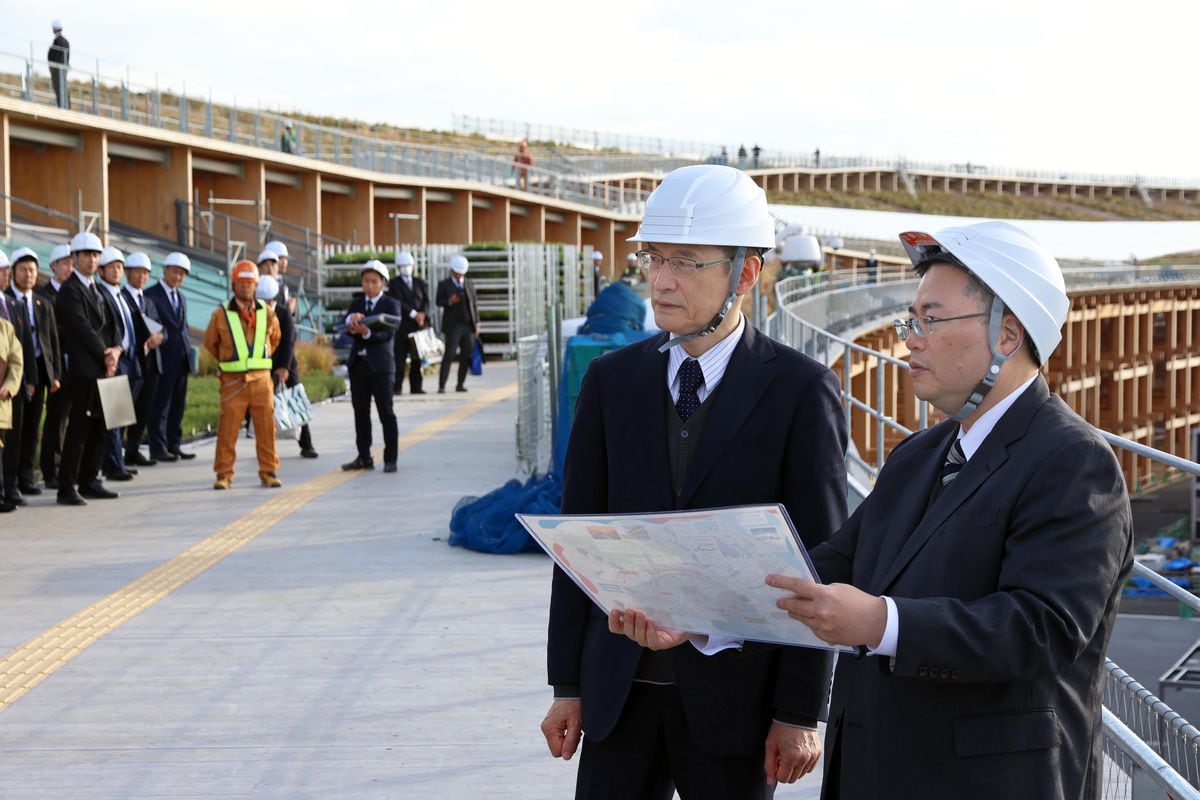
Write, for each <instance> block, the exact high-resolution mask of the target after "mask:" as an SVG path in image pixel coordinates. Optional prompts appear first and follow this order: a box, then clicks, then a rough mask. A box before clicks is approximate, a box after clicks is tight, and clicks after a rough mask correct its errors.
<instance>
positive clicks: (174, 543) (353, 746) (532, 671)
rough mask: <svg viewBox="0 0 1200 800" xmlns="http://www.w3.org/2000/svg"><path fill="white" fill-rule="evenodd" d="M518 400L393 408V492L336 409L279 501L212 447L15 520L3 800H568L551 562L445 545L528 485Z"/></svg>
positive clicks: (10, 537)
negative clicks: (478, 500) (550, 720)
mask: <svg viewBox="0 0 1200 800" xmlns="http://www.w3.org/2000/svg"><path fill="white" fill-rule="evenodd" d="M515 380H516V368H515V365H513V364H495V365H493V364H489V365H488V366H487V368H486V369H485V374H484V376H482V377H481V378H472V379H470V380H469V381H468V386H469V388H470V392H469V393H467V394H465V395H463V394H455V393H453V392H451V393H450V394H447V395H442V396H439V395H436V394H428V395H425V396H424V397H422V398H414V397H410V396H408V395H405V396H403V397H401V398H398V399H397V402H396V410H397V415H398V416H399V419H400V430H401V435H402V443H401V447H402V452H401V454H400V459H399V464H400V471H399V472H398V473H397V474H394V475H385V474H383V473H382V471H380V470H376V471H374V472H369V473H363V474H359V475H357V476H355V477H350V478H349V479H348V480H347V479H346V478H347V477H349V476H347V475H345V474H343V473H341V472H340V470H338V465H339V464H341V463H342V462H344V461H348V460H350V458H352V456H353V439H354V433H353V415H352V412H351V409H350V405H349V403H348V402H335V403H332V404H328V405H324V406H322V407H320V408H319V410H318V415H317V419H316V421H315V422H314V424H313V435H314V438H315V443H316V447H317V449H318V450H319V451H320V453H321V457H320V458H319V459H317V460H315V461H307V460H302V459H300V458H299V457H298V455H297V451H298V448H297V446H296V444H295V442H281V443H280V452H281V454H282V455H283V467H282V470H281V477H282V478H283V480H284V482H285V487H284V489H283V490H275V491H269V490H265V489H260V488H259V487H258V486H257V481H256V480H255V478H254V465H253V461H252V458H253V442H251V441H249V440H245V439H243V440H241V441H240V442H239V454H240V455H241V456H242V459H243V460H240V461H239V462H238V478H237V480H236V481H235V485H234V489H233V490H232V491H229V492H225V493H218V492H214V491H212V490H211V489H210V488H209V487H210V485H211V482H212V472H211V460H212V454H213V448H212V445H211V444H202V445H200V446H198V447H197V448H196V452H197V453H198V455H199V458H197V459H196V460H194V461H191V462H186V463H184V462H180V463H177V464H163V465H160V466H157V467H153V468H149V469H143V470H142V474H141V475H140V476H139V477H138V478H137V480H135V481H133V482H132V483H129V484H124V485H119V486H118V487H117V488H118V489H119V490H120V491H121V492H122V495H123V496H122V498H121V499H120V500H117V501H92V502H91V503H90V505H88V506H87V508H85V509H74V508H63V507H59V506H57V505H55V504H54V502H53V498H52V497H47V496H45V495H43V496H42V497H40V498H33V499H31V504H30V507H28V508H25V509H21V510H20V511H18V512H17V513H14V514H8V515H4V516H3V517H0V547H2V548H3V549H2V551H0V552H3V558H2V559H0V608H2V609H3V614H0V798H4V800H32V799H33V798H37V799H38V800H43V799H45V800H67V799H69V798H86V799H87V800H108V799H110V798H111V799H113V800H115V799H116V798H121V799H122V800H129V799H131V798H278V799H280V800H283V799H285V798H286V799H287V800H293V799H294V798H417V799H418V800H420V799H422V798H437V800H458V799H459V798H461V799H462V800H468V799H473V798H481V797H488V798H562V797H570V796H571V793H572V788H573V785H574V774H575V767H574V764H573V763H572V764H563V763H561V762H559V761H556V760H554V759H551V758H550V757H549V756H548V754H547V752H546V749H545V745H544V743H543V741H542V738H541V734H540V733H539V731H538V724H539V722H540V721H541V718H542V715H543V714H544V713H545V711H546V708H547V707H548V704H549V689H548V688H547V687H546V686H545V656H544V652H545V650H544V648H545V638H546V633H545V631H546V612H547V602H548V598H549V571H550V562H549V561H548V560H547V559H546V558H544V557H542V556H540V555H524V556H489V555H483V554H479V553H473V552H470V551H465V550H462V549H459V548H452V547H449V546H448V545H447V543H446V539H447V536H448V530H447V524H448V521H449V517H450V511H451V509H452V508H453V506H454V504H455V503H456V502H457V501H458V499H459V498H460V497H461V496H463V495H472V494H474V495H478V494H483V493H485V492H487V491H490V490H491V489H493V488H495V487H497V486H499V485H500V484H502V483H503V482H504V481H505V480H507V479H509V478H511V477H514V474H515V469H516V467H515V457H514V424H515V420H516V409H517V402H516V395H515V392H514V391H512V390H511V387H512V385H513V383H514V382H515ZM504 387H509V390H508V391H504ZM376 432H377V433H378V428H377V429H376ZM377 445H378V442H377ZM247 457H249V458H250V459H251V460H250V461H247V460H245V459H246V458H247ZM146 576H148V577H146ZM80 612H84V613H80ZM68 619H70V620H71V622H70V623H69V624H67V625H60V623H61V622H62V621H64V620H68ZM114 625H115V626H116V627H113V626H114ZM31 642H33V643H34V644H33V645H30V644H29V643H31ZM88 642H91V643H90V644H88ZM36 648H41V649H36ZM72 648H81V649H72ZM46 652H49V653H53V652H58V653H59V656H60V657H57V660H56V658H49V659H42V662H43V663H42V665H41V666H40V667H38V668H37V669H36V670H35V672H37V674H36V675H35V676H33V677H30V676H29V675H28V674H24V672H23V671H26V672H27V669H26V668H27V667H28V665H29V664H30V663H34V662H35V661H36V660H37V659H36V658H35V657H34V656H36V654H38V653H46ZM31 654H34V655H31ZM64 654H65V659H64V658H62V656H64ZM22 665H25V666H22ZM5 673H7V674H5ZM18 673H21V674H18ZM23 683H24V684H32V688H29V689H28V690H25V689H22V688H21V685H22V684H23ZM14 687H15V690H16V692H17V694H16V696H15V697H13V691H14ZM6 697H7V698H8V699H9V700H10V702H8V703H7V704H6V703H5V699H6ZM817 793H818V779H817V778H816V777H812V776H810V777H809V778H807V779H805V781H804V782H801V783H800V784H797V785H794V786H790V787H784V788H782V789H781V790H780V791H779V792H777V794H776V796H777V797H779V798H788V799H789V800H793V799H797V800H798V799H800V798H804V799H806V800H808V799H811V798H816V797H817Z"/></svg>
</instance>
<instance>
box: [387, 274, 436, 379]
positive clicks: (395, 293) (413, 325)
mask: <svg viewBox="0 0 1200 800" xmlns="http://www.w3.org/2000/svg"><path fill="white" fill-rule="evenodd" d="M414 266H415V261H414V260H413V257H412V253H409V252H407V251H401V252H399V253H397V254H396V277H394V278H392V279H391V281H389V282H388V294H390V295H391V296H392V297H394V298H395V299H396V300H399V301H400V309H401V313H400V317H401V320H402V321H401V323H400V330H398V331H396V342H395V347H396V389H395V393H396V394H400V388H401V385H402V384H403V383H404V365H405V363H406V362H409V361H411V366H410V367H409V370H408V388H409V391H410V392H412V393H413V394H425V390H424V389H422V388H421V384H422V377H423V376H422V375H421V354H420V353H419V352H417V343H416V340H414V339H413V337H412V336H410V334H413V333H416V332H417V331H419V330H421V329H422V328H424V327H425V323H426V320H427V319H428V315H429V284H427V283H425V280H424V279H423V278H418V277H417V276H415V275H413V267H414Z"/></svg>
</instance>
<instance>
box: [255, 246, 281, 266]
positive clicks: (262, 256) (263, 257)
mask: <svg viewBox="0 0 1200 800" xmlns="http://www.w3.org/2000/svg"><path fill="white" fill-rule="evenodd" d="M278 260H279V254H277V253H276V252H275V251H274V250H272V249H271V248H269V247H268V248H267V249H266V250H263V251H262V252H261V253H259V254H258V260H257V261H255V262H254V263H256V264H261V263H263V262H264V261H278Z"/></svg>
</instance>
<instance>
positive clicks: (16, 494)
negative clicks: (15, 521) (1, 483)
mask: <svg viewBox="0 0 1200 800" xmlns="http://www.w3.org/2000/svg"><path fill="white" fill-rule="evenodd" d="M4 501H5V502H6V503H12V504H13V505H14V506H23V505H25V497H24V496H23V495H22V494H21V491H20V490H19V489H17V487H16V486H10V487H8V488H7V489H5V490H4Z"/></svg>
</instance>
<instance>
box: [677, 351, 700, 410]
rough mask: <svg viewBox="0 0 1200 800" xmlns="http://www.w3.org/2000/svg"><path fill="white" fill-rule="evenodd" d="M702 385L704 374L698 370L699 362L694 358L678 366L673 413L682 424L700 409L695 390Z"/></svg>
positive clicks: (698, 396)
mask: <svg viewBox="0 0 1200 800" xmlns="http://www.w3.org/2000/svg"><path fill="white" fill-rule="evenodd" d="M703 383H704V373H703V372H702V371H701V370H700V362H699V361H697V360H696V359H694V358H689V359H686V360H685V361H684V362H683V363H682V364H681V365H680V366H679V399H678V400H676V401H675V413H676V414H678V415H679V418H680V419H681V420H683V421H684V422H687V421H688V418H689V417H691V416H692V414H694V413H696V409H698V408H699V407H700V395H698V394H697V393H696V390H697V389H699V388H700V386H701V385H702V384H703Z"/></svg>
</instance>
